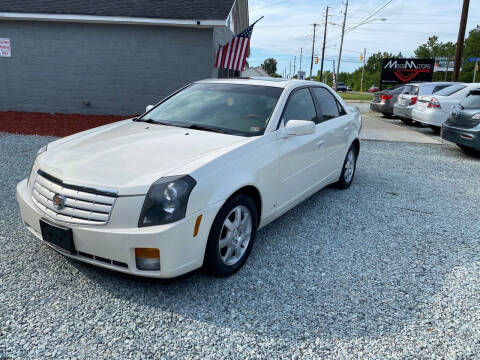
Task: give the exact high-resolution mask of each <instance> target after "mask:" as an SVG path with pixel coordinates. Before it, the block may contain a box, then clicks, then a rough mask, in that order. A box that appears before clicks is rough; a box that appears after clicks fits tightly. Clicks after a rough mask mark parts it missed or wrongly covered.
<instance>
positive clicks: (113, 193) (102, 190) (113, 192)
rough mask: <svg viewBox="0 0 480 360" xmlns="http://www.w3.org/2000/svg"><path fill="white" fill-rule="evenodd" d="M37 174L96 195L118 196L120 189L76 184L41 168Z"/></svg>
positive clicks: (68, 187) (66, 186)
mask: <svg viewBox="0 0 480 360" xmlns="http://www.w3.org/2000/svg"><path fill="white" fill-rule="evenodd" d="M37 174H39V175H41V176H43V177H44V178H46V179H47V180H50V181H51V182H54V183H56V184H58V185H60V186H62V187H64V188H67V189H71V190H77V191H83V192H87V193H90V194H96V195H105V196H110V197H118V191H117V190H113V189H106V188H98V187H88V186H81V185H74V184H71V183H68V182H65V181H62V180H60V179H58V178H56V177H55V176H52V175H50V174H47V173H46V172H45V171H43V170H40V169H38V171H37Z"/></svg>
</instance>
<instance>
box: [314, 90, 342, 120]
mask: <svg viewBox="0 0 480 360" xmlns="http://www.w3.org/2000/svg"><path fill="white" fill-rule="evenodd" d="M312 91H313V95H314V96H315V98H316V99H317V103H318V106H319V107H320V109H319V114H318V117H319V120H320V122H323V121H327V120H330V119H334V118H337V117H339V116H340V111H339V107H338V102H337V100H336V99H335V98H334V97H333V95H332V94H331V93H330V91H328V90H327V89H325V88H320V87H314V88H312Z"/></svg>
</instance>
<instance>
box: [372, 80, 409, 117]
mask: <svg viewBox="0 0 480 360" xmlns="http://www.w3.org/2000/svg"><path fill="white" fill-rule="evenodd" d="M404 91H405V86H403V85H401V86H395V87H393V88H390V89H387V90H383V91H379V92H377V93H375V95H374V96H373V99H372V102H371V103H370V110H372V111H376V112H379V113H382V114H383V116H385V117H387V118H389V117H392V115H393V105H394V104H395V102H396V101H397V98H398V96H399V95H400V94H402V93H403V92H404Z"/></svg>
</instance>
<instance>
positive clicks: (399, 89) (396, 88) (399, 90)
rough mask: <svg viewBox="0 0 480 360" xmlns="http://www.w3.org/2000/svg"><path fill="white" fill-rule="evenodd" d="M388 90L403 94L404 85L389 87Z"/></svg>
mask: <svg viewBox="0 0 480 360" xmlns="http://www.w3.org/2000/svg"><path fill="white" fill-rule="evenodd" d="M389 90H390V91H391V92H392V94H403V92H404V91H405V87H404V86H399V87H395V88H391V89H389Z"/></svg>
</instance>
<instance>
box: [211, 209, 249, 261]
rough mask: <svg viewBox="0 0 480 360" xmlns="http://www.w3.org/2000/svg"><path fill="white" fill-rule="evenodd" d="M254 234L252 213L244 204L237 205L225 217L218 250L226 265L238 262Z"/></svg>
mask: <svg viewBox="0 0 480 360" xmlns="http://www.w3.org/2000/svg"><path fill="white" fill-rule="evenodd" d="M251 235H252V215H251V214H250V210H249V209H248V208H247V207H246V206H243V205H239V206H236V207H235V208H233V209H232V211H230V213H229V214H228V216H227V217H226V218H225V220H224V222H223V225H222V230H221V231H220V237H219V239H218V244H219V245H218V250H219V252H220V258H221V259H222V262H223V263H224V264H225V265H229V266H231V265H235V264H236V263H238V262H239V261H240V260H241V259H242V257H243V255H244V254H245V251H246V250H247V248H248V244H249V243H250V238H251Z"/></svg>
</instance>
